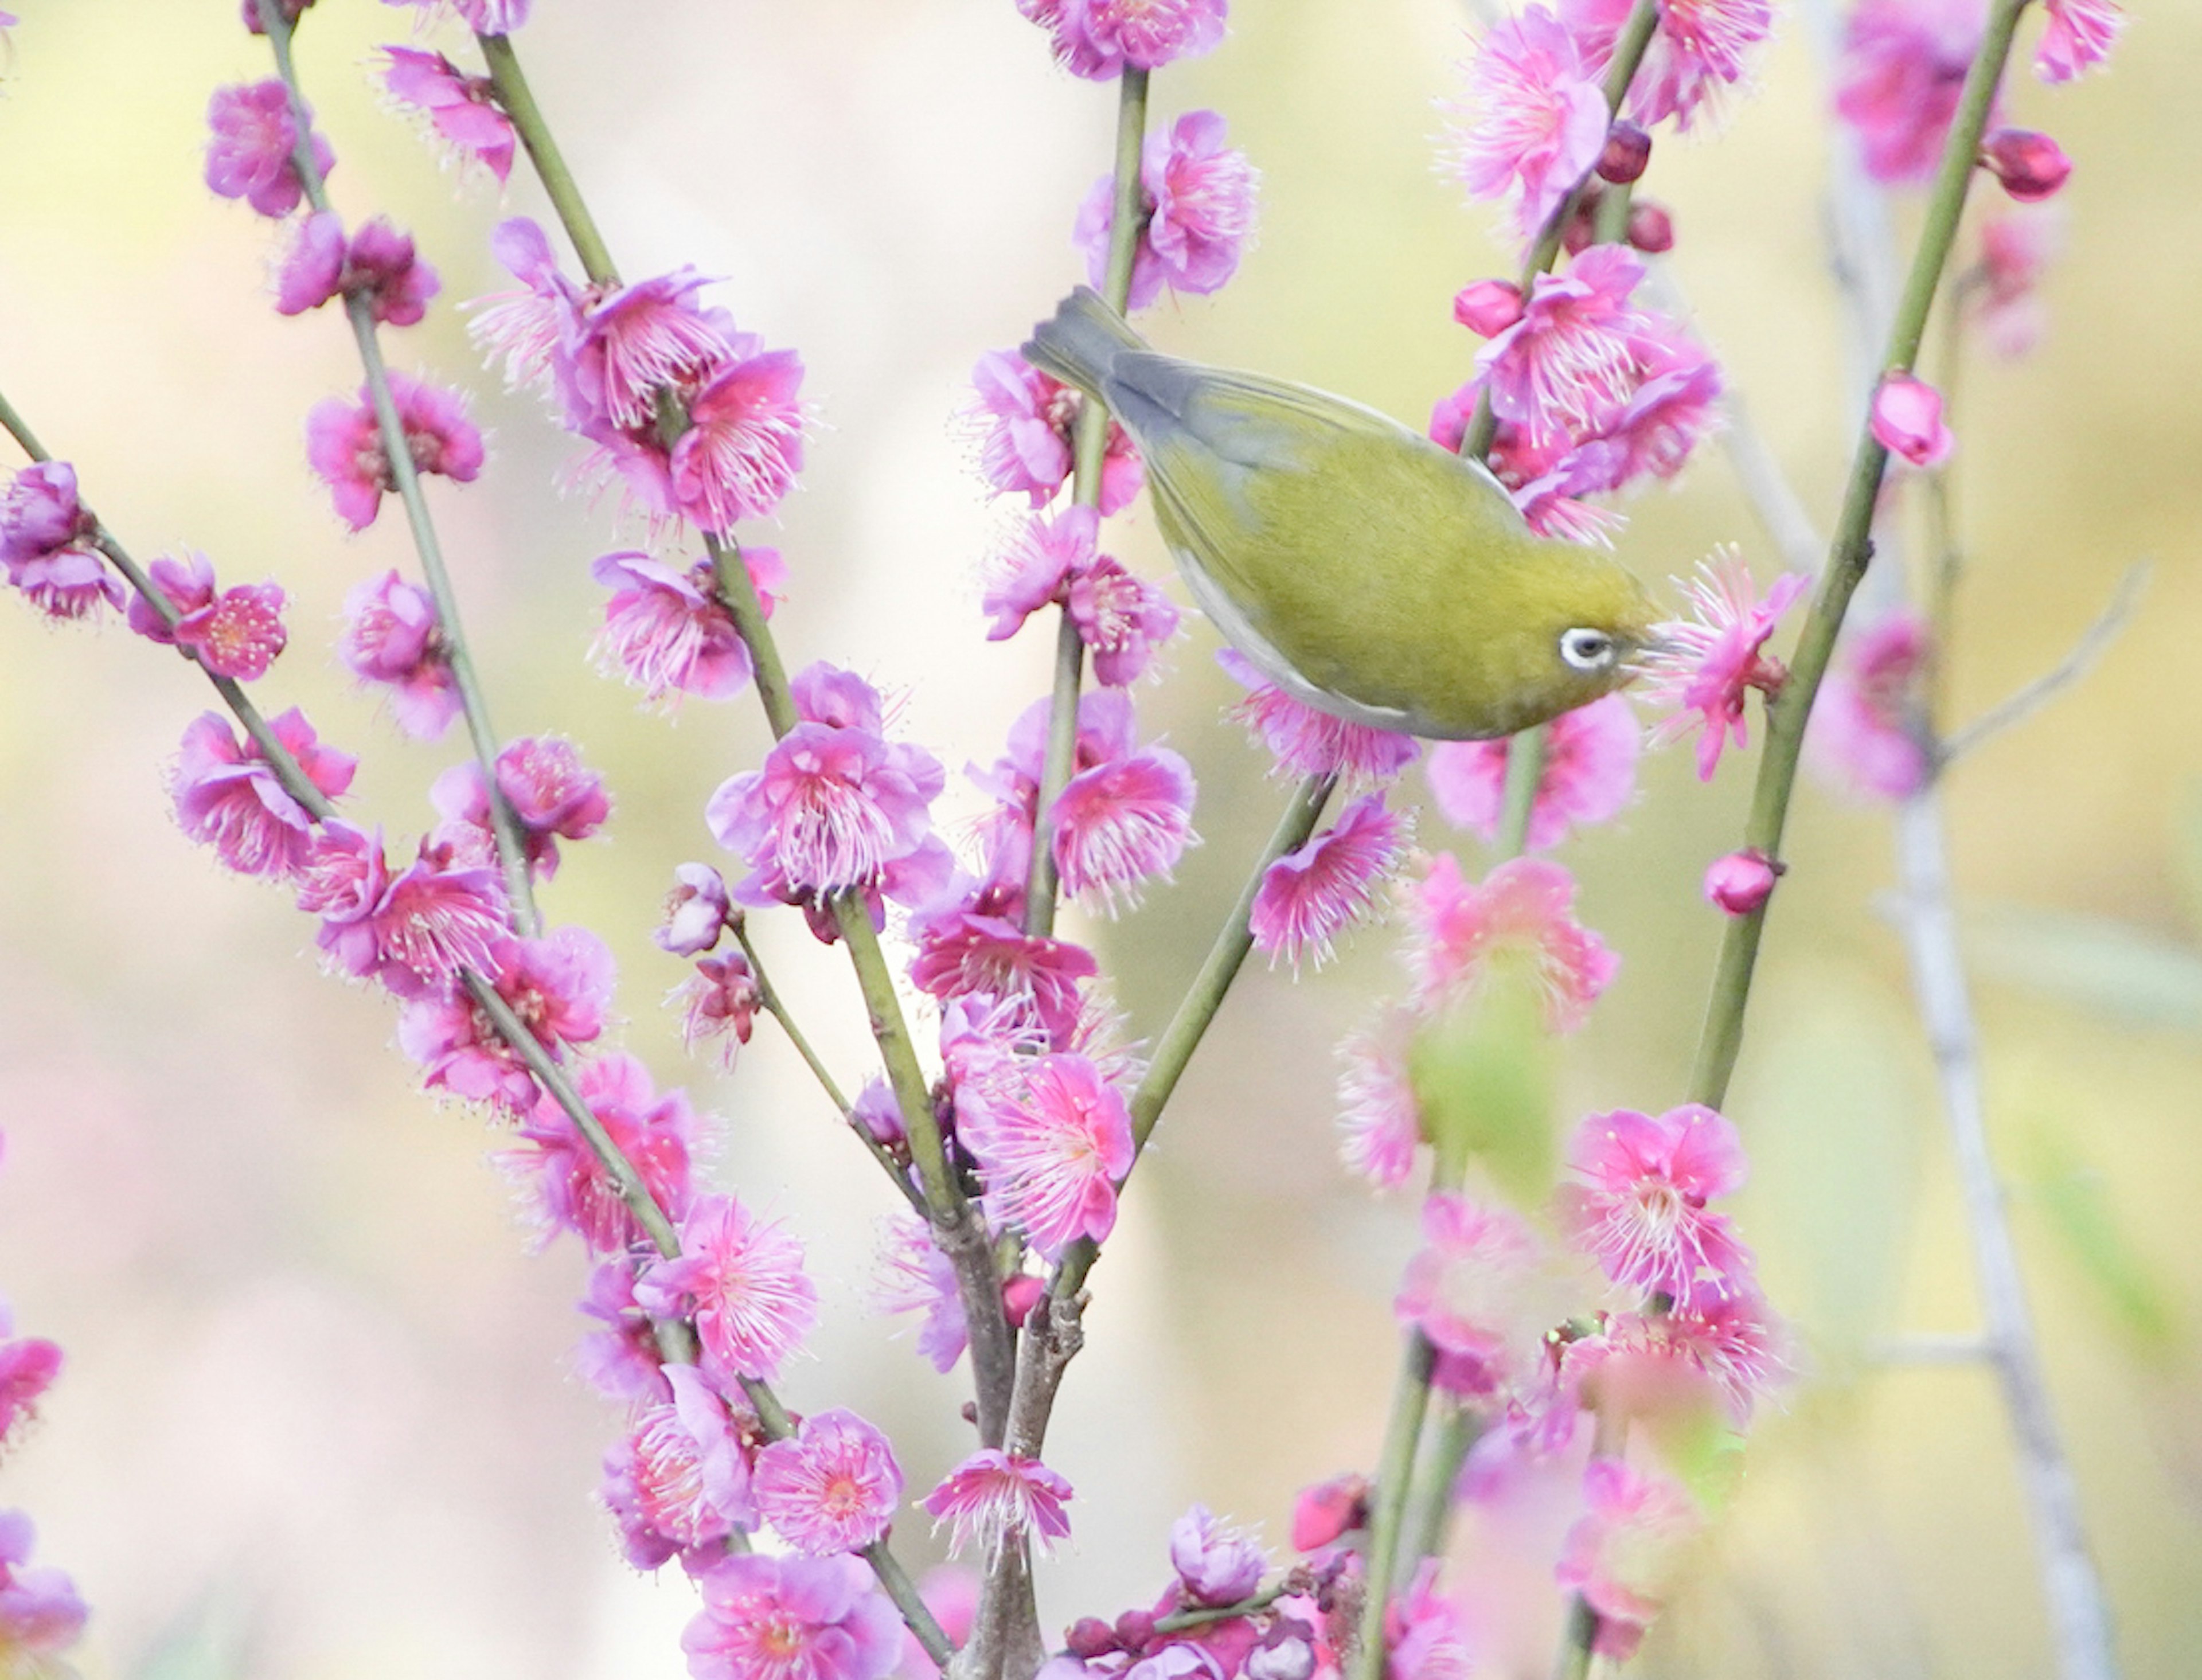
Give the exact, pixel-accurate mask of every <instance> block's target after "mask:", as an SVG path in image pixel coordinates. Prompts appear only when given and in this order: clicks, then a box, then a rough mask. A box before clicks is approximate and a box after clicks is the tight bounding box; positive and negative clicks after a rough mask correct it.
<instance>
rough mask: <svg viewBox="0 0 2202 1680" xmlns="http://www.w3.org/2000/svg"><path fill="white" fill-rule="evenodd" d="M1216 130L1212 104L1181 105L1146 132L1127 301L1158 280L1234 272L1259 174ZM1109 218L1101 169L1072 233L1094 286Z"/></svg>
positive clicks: (1188, 281)
mask: <svg viewBox="0 0 2202 1680" xmlns="http://www.w3.org/2000/svg"><path fill="white" fill-rule="evenodd" d="M1223 136H1224V122H1223V119H1222V117H1220V116H1218V115H1216V113H1215V112H1214V111H1187V112H1186V114H1185V115H1183V116H1181V117H1180V118H1179V119H1178V120H1176V122H1175V123H1174V124H1172V125H1171V126H1170V127H1169V129H1167V130H1163V129H1157V130H1156V131H1155V132H1153V133H1151V134H1149V135H1148V136H1147V138H1146V144H1145V150H1144V152H1143V154H1142V157H1141V162H1140V165H1139V188H1140V192H1141V194H1142V195H1143V197H1144V200H1145V205H1146V209H1147V220H1146V221H1145V225H1144V226H1142V228H1141V230H1140V233H1139V245H1138V248H1137V250H1135V251H1134V253H1133V259H1132V282H1131V291H1130V294H1129V297H1128V298H1127V305H1126V307H1127V308H1133V309H1144V308H1146V307H1147V306H1148V305H1149V304H1150V303H1153V302H1154V301H1155V299H1156V298H1157V297H1160V296H1161V295H1162V291H1163V286H1165V285H1168V286H1169V289H1170V290H1171V291H1175V292H1194V293H1199V294H1206V293H1209V292H1212V291H1220V290H1221V289H1222V287H1223V285H1225V284H1226V283H1227V282H1228V280H1229V279H1231V277H1232V275H1233V274H1234V273H1237V272H1238V270H1239V254H1240V253H1241V252H1242V251H1243V250H1245V246H1246V243H1247V241H1248V239H1249V238H1251V235H1252V232H1253V225H1254V192H1255V188H1256V186H1257V184H1258V182H1259V180H1260V174H1259V172H1258V171H1257V170H1256V169H1255V168H1254V167H1253V166H1252V165H1251V164H1250V163H1249V162H1247V161H1246V155H1245V153H1244V152H1242V151H1238V150H1233V149H1231V148H1229V147H1227V146H1226V145H1225V144H1223ZM1114 226H1116V177H1115V176H1114V175H1104V176H1102V177H1101V179H1099V180H1098V181H1096V182H1095V183H1094V184H1093V186H1092V191H1089V192H1088V193H1087V194H1086V199H1085V202H1084V203H1083V204H1082V205H1080V209H1079V213H1078V224H1077V226H1076V228H1075V230H1074V232H1073V234H1072V243H1073V244H1075V246H1076V247H1077V248H1078V249H1079V250H1080V251H1083V252H1084V253H1085V255H1086V277H1087V279H1090V280H1091V281H1092V284H1093V285H1094V287H1095V289H1096V290H1098V289H1100V288H1101V287H1102V286H1103V285H1104V284H1105V283H1106V280H1107V277H1108V270H1109V244H1110V230H1111V229H1112V228H1114Z"/></svg>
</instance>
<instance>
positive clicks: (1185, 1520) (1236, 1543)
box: [1169, 1505, 1269, 1605]
mask: <svg viewBox="0 0 2202 1680" xmlns="http://www.w3.org/2000/svg"><path fill="white" fill-rule="evenodd" d="M1169 1555H1170V1567H1171V1568H1172V1569H1173V1570H1175V1571H1176V1573H1177V1580H1178V1592H1179V1596H1180V1598H1182V1599H1183V1600H1184V1601H1185V1602H1186V1604H1188V1605H1225V1604H1236V1603H1238V1602H1239V1601H1240V1600H1241V1599H1246V1598H1251V1597H1252V1596H1253V1595H1254V1592H1255V1589H1257V1588H1258V1587H1259V1586H1260V1585H1261V1584H1262V1576H1263V1571H1265V1570H1267V1569H1268V1567H1269V1559H1268V1557H1267V1555H1266V1554H1263V1550H1262V1548H1260V1547H1259V1546H1257V1545H1256V1544H1255V1543H1254V1542H1252V1541H1251V1540H1250V1539H1248V1538H1247V1537H1246V1536H1245V1535H1243V1534H1241V1533H1239V1531H1238V1530H1235V1529H1233V1528H1229V1527H1228V1526H1226V1525H1225V1524H1222V1523H1220V1522H1218V1521H1217V1520H1216V1518H1215V1517H1213V1516H1211V1515H1210V1513H1209V1510H1208V1507H1206V1506H1204V1505H1196V1506H1194V1507H1192V1510H1190V1511H1188V1512H1186V1513H1185V1515H1183V1516H1182V1517H1180V1518H1178V1519H1177V1520H1176V1521H1175V1523H1172V1524H1170V1547H1169Z"/></svg>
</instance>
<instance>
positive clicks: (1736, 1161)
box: [1561, 1102, 1752, 1311]
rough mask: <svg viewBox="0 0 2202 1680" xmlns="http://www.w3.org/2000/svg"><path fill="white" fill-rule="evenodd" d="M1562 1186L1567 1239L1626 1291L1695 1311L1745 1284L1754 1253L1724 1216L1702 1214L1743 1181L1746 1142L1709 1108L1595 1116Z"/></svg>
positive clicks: (1583, 1130)
mask: <svg viewBox="0 0 2202 1680" xmlns="http://www.w3.org/2000/svg"><path fill="white" fill-rule="evenodd" d="M1568 1162H1569V1167H1570V1168H1571V1169H1572V1170H1573V1172H1575V1177H1576V1182H1575V1183H1574V1184H1570V1185H1569V1186H1567V1187H1565V1189H1564V1190H1563V1193H1562V1198H1561V1207H1562V1213H1563V1219H1564V1222H1565V1224H1566V1225H1567V1229H1568V1234H1569V1239H1570V1240H1571V1241H1572V1242H1574V1243H1575V1246H1576V1247H1577V1248H1580V1249H1581V1251H1582V1252H1584V1253H1585V1254H1592V1255H1593V1256H1595V1257H1596V1258H1597V1260H1598V1261H1599V1265H1601V1266H1604V1268H1605V1274H1606V1276H1607V1277H1609V1278H1611V1279H1612V1280H1613V1281H1614V1282H1615V1283H1617V1284H1619V1285H1621V1286H1622V1288H1624V1289H1634V1290H1638V1291H1640V1292H1642V1293H1644V1294H1647V1295H1648V1294H1652V1293H1655V1292H1656V1293H1657V1294H1660V1295H1665V1296H1666V1297H1667V1298H1668V1299H1669V1300H1670V1301H1673V1302H1674V1303H1675V1305H1676V1306H1677V1307H1681V1308H1682V1309H1683V1310H1685V1311H1695V1310H1698V1309H1700V1308H1702V1307H1704V1306H1705V1305H1706V1304H1707V1303H1709V1302H1711V1301H1718V1300H1720V1299H1722V1297H1723V1296H1726V1295H1729V1294H1732V1293H1734V1291H1735V1290H1736V1289H1739V1288H1740V1287H1744V1286H1746V1285H1747V1284H1748V1282H1749V1279H1750V1276H1751V1269H1752V1261H1751V1254H1750V1251H1749V1250H1748V1249H1746V1248H1745V1247H1744V1246H1743V1244H1742V1242H1740V1240H1738V1238H1737V1237H1736V1235H1735V1231H1734V1227H1733V1226H1732V1225H1730V1224H1729V1223H1728V1216H1727V1215H1725V1214H1723V1213H1709V1212H1707V1211H1706V1207H1705V1204H1706V1203H1707V1202H1709V1201H1712V1200H1714V1199H1715V1198H1716V1197H1719V1196H1723V1195H1733V1194H1734V1192H1735V1191H1736V1190H1739V1189H1740V1188H1741V1187H1742V1184H1743V1179H1744V1159H1743V1144H1742V1142H1741V1140H1740V1139H1739V1138H1738V1137H1737V1136H1736V1131H1735V1128H1734V1126H1733V1125H1730V1124H1729V1123H1728V1121H1727V1120H1726V1119H1723V1118H1722V1117H1721V1116H1720V1115H1719V1114H1716V1113H1714V1112H1713V1111H1712V1110H1711V1109H1710V1108H1707V1107H1703V1106H1701V1105H1699V1104H1698V1103H1694V1102H1692V1103H1685V1104H1683V1105H1682V1106H1681V1107H1679V1108H1670V1109H1669V1110H1668V1111H1667V1112H1666V1113H1663V1114H1661V1115H1659V1116H1657V1118H1654V1117H1653V1116H1651V1115H1649V1114H1640V1113H1636V1112H1635V1111H1634V1109H1628V1108H1622V1109H1616V1110H1615V1111H1614V1112H1613V1113H1610V1114H1593V1115H1592V1116H1591V1117H1590V1118H1589V1119H1586V1120H1585V1121H1584V1122H1583V1123H1582V1125H1581V1126H1580V1127H1579V1128H1577V1130H1576V1132H1575V1142H1574V1143H1573V1145H1572V1146H1571V1147H1570V1148H1569V1155H1568Z"/></svg>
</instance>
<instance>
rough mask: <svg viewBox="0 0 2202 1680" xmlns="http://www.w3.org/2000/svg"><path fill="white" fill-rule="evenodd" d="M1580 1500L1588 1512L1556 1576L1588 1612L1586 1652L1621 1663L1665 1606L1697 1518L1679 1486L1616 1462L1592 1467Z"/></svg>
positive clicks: (1699, 1524)
mask: <svg viewBox="0 0 2202 1680" xmlns="http://www.w3.org/2000/svg"><path fill="white" fill-rule="evenodd" d="M1583 1499H1584V1502H1585V1504H1586V1505H1587V1507H1588V1509H1587V1511H1586V1512H1585V1513H1584V1514H1583V1516H1582V1518H1581V1520H1580V1521H1578V1522H1577V1523H1576V1524H1575V1526H1574V1527H1573V1528H1571V1529H1569V1530H1568V1536H1567V1539H1566V1541H1565V1542H1563V1545H1562V1548H1561V1552H1560V1563H1559V1568H1558V1570H1557V1575H1558V1578H1559V1583H1560V1584H1561V1585H1562V1586H1563V1587H1566V1588H1569V1589H1573V1590H1574V1591H1575V1592H1578V1593H1581V1595H1582V1598H1583V1601H1584V1603H1586V1604H1587V1605H1588V1606H1589V1607H1590V1608H1591V1611H1592V1612H1593V1622H1594V1624H1595V1626H1596V1628H1597V1632H1596V1634H1595V1635H1594V1636H1593V1640H1592V1647H1591V1648H1592V1649H1593V1652H1595V1653H1596V1654H1598V1655H1599V1656H1601V1657H1605V1658H1608V1659H1611V1660H1612V1661H1614V1662H1616V1663H1620V1662H1626V1661H1627V1660H1628V1659H1629V1658H1630V1657H1632V1656H1634V1654H1635V1653H1636V1648H1637V1646H1638V1645H1639V1644H1640V1643H1641V1642H1642V1641H1643V1638H1644V1632H1645V1630H1646V1628H1648V1627H1650V1626H1651V1622H1652V1619H1653V1618H1655V1617H1657V1615H1658V1613H1659V1611H1660V1608H1661V1607H1662V1606H1663V1604H1664V1603H1665V1602H1666V1598H1667V1592H1668V1589H1669V1585H1670V1583H1671V1582H1672V1580H1673V1577H1674V1575H1675V1568H1676V1565H1677V1563H1678V1561H1679V1559H1678V1557H1677V1554H1678V1553H1679V1552H1680V1551H1681V1547H1682V1545H1683V1544H1684V1542H1687V1541H1688V1540H1690V1539H1691V1538H1693V1536H1696V1535H1697V1534H1698V1533H1699V1532H1700V1531H1701V1530H1703V1529H1704V1514H1703V1513H1701V1512H1700V1511H1699V1509H1698V1507H1697V1506H1696V1505H1695V1504H1694V1503H1693V1501H1692V1500H1691V1498H1690V1496H1689V1495H1688V1494H1687V1493H1686V1492H1684V1491H1683V1489H1682V1488H1681V1486H1680V1485H1679V1484H1678V1483H1674V1482H1671V1481H1669V1480H1668V1479H1667V1478H1666V1477H1663V1476H1658V1475H1656V1474H1652V1473H1649V1472H1644V1471H1634V1470H1631V1469H1630V1468H1629V1467H1628V1466H1627V1465H1626V1464H1624V1463H1622V1461H1621V1460H1619V1459H1605V1458H1601V1459H1593V1460H1591V1462H1590V1466H1589V1468H1588V1469H1587V1471H1585V1472H1584V1475H1583Z"/></svg>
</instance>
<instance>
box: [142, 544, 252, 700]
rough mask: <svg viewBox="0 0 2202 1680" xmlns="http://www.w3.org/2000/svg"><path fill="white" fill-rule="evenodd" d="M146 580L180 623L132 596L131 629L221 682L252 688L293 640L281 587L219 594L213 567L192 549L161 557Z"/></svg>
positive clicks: (249, 587)
mask: <svg viewBox="0 0 2202 1680" xmlns="http://www.w3.org/2000/svg"><path fill="white" fill-rule="evenodd" d="M146 575H147V576H148V577H149V578H150V579H151V580H152V583H153V586H154V587H155V588H156V589H157V590H159V591H160V592H161V594H162V596H163V597H164V598H165V599H166V600H167V601H168V605H169V606H170V607H171V608H174V611H175V614H176V622H175V623H174V625H170V624H169V623H168V621H167V620H165V619H163V618H162V616H161V614H160V613H159V612H158V611H157V610H156V609H155V608H154V606H153V603H152V602H150V601H148V600H146V599H144V597H143V596H132V598H131V601H130V607H129V612H128V614H127V618H128V622H129V625H130V627H131V629H132V630H134V631H137V632H138V634H139V635H140V636H143V637H144V638H145V639H146V640H147V641H149V642H157V643H161V644H162V646H164V647H171V646H172V647H179V648H183V649H187V650H189V651H190V652H191V654H192V655H195V656H196V657H197V660H198V662H199V663H200V664H201V665H203V666H204V667H206V668H207V669H208V670H209V671H211V672H212V673H214V674H215V676H217V677H230V678H235V679H236V680H237V681H238V682H244V683H249V682H251V681H253V680H255V679H256V678H260V677H264V676H266V675H267V674H268V667H269V666H270V665H271V664H273V663H274V660H275V656H276V655H278V654H280V653H281V652H282V651H283V648H284V644H285V643H286V641H287V640H288V639H289V637H288V635H287V633H286V631H285V630H284V628H283V616H282V614H283V591H282V590H281V588H280V586H278V585H277V584H272V583H270V584H244V585H240V586H239V587H238V588H236V589H233V590H226V591H224V592H222V593H221V594H219V595H217V594H216V593H215V578H214V567H213V566H212V565H211V564H210V563H209V561H208V560H207V557H206V556H205V555H203V554H198V553H196V552H193V551H190V550H186V551H185V554H183V555H181V556H180V557H179V556H175V555H162V556H161V557H160V558H159V559H157V560H156V561H154V562H153V563H152V564H151V565H150V567H147V568H146Z"/></svg>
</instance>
